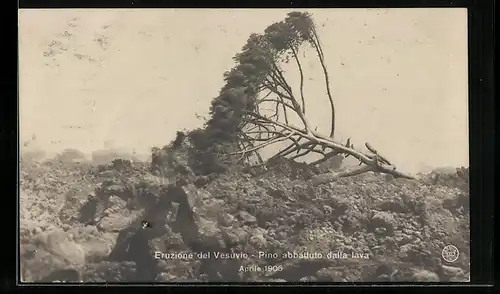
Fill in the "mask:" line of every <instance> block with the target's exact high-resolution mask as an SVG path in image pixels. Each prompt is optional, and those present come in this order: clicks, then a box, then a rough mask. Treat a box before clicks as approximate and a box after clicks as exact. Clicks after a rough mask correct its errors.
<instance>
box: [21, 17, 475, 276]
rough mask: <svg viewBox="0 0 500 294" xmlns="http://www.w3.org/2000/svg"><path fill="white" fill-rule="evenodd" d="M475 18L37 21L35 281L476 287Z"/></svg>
mask: <svg viewBox="0 0 500 294" xmlns="http://www.w3.org/2000/svg"><path fill="white" fill-rule="evenodd" d="M467 56H468V52H467V10H466V9H465V8H463V9H462V8H460V9H459V8H418V9H417V8H398V9H395V8H394V9H361V8H357V9H25V10H23V9H21V10H20V11H19V138H20V142H19V181H20V182H19V207H18V208H19V211H18V215H19V267H18V268H19V281H20V282H22V283H108V284H109V283H135V282H141V283H207V282H225V283H236V282H264V283H287V282H331V283H353V282H369V283H379V282H394V283H408V282H435V283H439V282H469V281H470V221H469V220H470V211H469V131H468V57H467Z"/></svg>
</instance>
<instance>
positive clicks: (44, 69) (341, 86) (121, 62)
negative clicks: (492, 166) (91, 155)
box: [19, 8, 468, 172]
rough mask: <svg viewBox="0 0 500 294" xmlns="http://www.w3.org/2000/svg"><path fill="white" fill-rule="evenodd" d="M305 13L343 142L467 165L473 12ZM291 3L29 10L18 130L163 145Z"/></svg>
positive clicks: (316, 90) (318, 83)
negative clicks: (276, 6) (213, 7)
mask: <svg viewBox="0 0 500 294" xmlns="http://www.w3.org/2000/svg"><path fill="white" fill-rule="evenodd" d="M308 11H309V12H310V13H312V15H313V18H314V20H315V22H316V25H317V26H318V32H319V36H320V39H321V42H322V45H323V51H324V54H325V58H326V63H327V67H328V69H329V72H330V80H331V87H332V92H333V97H334V100H335V103H336V108H337V139H341V140H345V139H346V138H347V137H352V141H353V142H354V143H355V144H356V143H357V144H358V145H360V146H362V145H363V143H364V142H365V141H368V142H370V143H371V144H372V145H373V146H374V147H375V148H377V149H378V150H379V151H380V152H381V153H382V154H384V155H385V156H386V157H388V158H390V159H392V161H393V162H394V163H395V164H396V165H397V166H398V168H399V169H400V170H403V171H407V172H415V171H417V170H421V169H422V168H424V167H436V166H448V165H453V166H457V165H467V164H468V133H467V125H468V123H467V120H468V115H467V88H468V87H467V23H466V19H467V13H466V10H465V9H442V8H440V9H321V10H314V9H311V10H308ZM288 12H290V10H281V9H272V10H270V9H268V10H261V9H253V10H243V9H241V10H223V9H217V10H208V9H175V10H173V9H168V10H167V9H161V10H160V9H154V10H125V9H120V10H105V9H99V10H62V9H58V10H24V11H21V12H20V16H19V18H20V20H19V26H20V29H19V35H20V37H19V38H20V78H19V79H20V98H19V101H20V121H21V126H20V127H21V140H22V141H26V140H29V139H31V138H32V136H33V134H36V144H37V146H39V147H41V148H43V149H45V150H48V151H58V150H61V149H63V148H67V147H76V148H78V149H80V150H82V151H84V152H90V151H92V150H95V149H100V148H104V147H117V148H127V149H129V150H130V149H132V148H135V149H136V151H137V152H148V150H149V148H151V147H152V146H161V145H163V144H166V143H168V142H169V141H170V140H171V139H172V138H173V137H174V136H175V132H176V131H177V130H180V129H183V128H186V129H191V128H194V127H198V126H201V124H202V123H203V121H201V120H199V119H196V113H197V114H199V115H206V114H207V112H208V108H209V106H210V101H211V100H212V98H214V97H216V96H217V94H218V92H219V90H220V88H221V87H222V85H223V79H222V75H223V73H224V71H226V70H229V69H230V68H231V67H232V66H234V62H233V60H232V57H233V56H234V54H235V53H237V52H239V51H240V50H241V47H242V46H243V45H244V44H245V43H246V40H247V38H248V36H249V35H250V34H251V33H261V32H263V30H264V29H265V28H266V27H267V26H268V25H270V24H272V23H273V22H276V21H280V20H283V19H284V18H285V16H286V13H288ZM310 56H311V57H310V58H309V59H304V60H305V61H303V63H304V64H305V65H304V66H305V71H306V75H307V76H308V80H307V84H306V87H305V91H306V99H308V101H309V103H308V106H307V111H308V116H309V119H310V121H311V123H312V124H313V125H317V126H318V127H319V128H318V130H321V131H323V132H324V133H325V134H327V133H328V132H329V130H328V125H329V121H328V115H329V105H328V100H326V96H325V88H324V84H323V83H324V81H323V80H322V76H321V75H320V74H321V72H320V67H319V66H318V64H317V62H316V59H315V57H314V55H310ZM308 60H309V61H308ZM287 70H288V71H287V74H288V76H289V77H290V82H291V83H292V84H296V83H297V78H296V76H297V75H296V73H293V72H292V70H294V68H292V67H287Z"/></svg>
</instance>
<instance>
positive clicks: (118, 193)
mask: <svg viewBox="0 0 500 294" xmlns="http://www.w3.org/2000/svg"><path fill="white" fill-rule="evenodd" d="M176 156H177V157H182V156H180V155H179V156H178V155H177V154H173V155H172V158H176ZM180 162H181V163H180V164H177V165H175V164H173V163H172V162H170V163H165V165H164V166H163V169H164V170H166V171H167V173H166V174H165V173H159V172H158V171H157V170H154V169H152V166H151V164H150V163H141V162H134V163H131V162H129V161H125V160H116V161H114V162H113V164H108V165H99V166H97V165H92V164H90V163H71V164H70V163H60V162H59V163H58V162H56V161H54V160H52V161H45V162H34V161H32V160H27V161H22V162H21V178H20V187H21V188H20V191H21V194H20V197H21V199H20V206H21V207H20V216H21V220H20V229H21V233H20V235H21V271H22V273H21V274H22V279H23V281H28V282H30V281H31V282H32V281H83V282H120V281H129V282H130V281H147V282H153V281H156V282H160V281H164V282H197V281H198V282H203V281H235V282H237V281H266V282H270V281H273V282H285V281H287V282H291V281H335V282H356V281H365V282H367V281H368V282H370V281H434V282H438V281H468V280H469V268H470V265H469V247H470V242H469V240H470V238H469V207H468V203H469V193H468V188H467V187H468V185H467V182H468V180H467V176H468V170H458V171H457V173H456V174H455V173H452V174H438V173H432V174H428V175H420V176H419V178H418V179H417V180H400V179H393V178H390V177H387V176H384V175H375V174H372V173H367V174H363V175H359V176H355V177H351V178H343V179H339V180H336V181H335V182H332V183H329V184H321V185H314V184H313V183H314V178H315V177H317V176H318V175H319V174H320V172H321V171H320V170H319V169H312V168H309V167H308V166H307V165H305V164H297V163H293V162H290V161H288V160H284V159H283V160H281V161H279V162H274V163H272V164H270V165H269V166H268V167H267V169H262V170H257V169H245V168H235V169H231V170H230V171H228V172H226V173H224V174H221V175H218V176H217V177H213V178H208V177H198V178H196V177H194V178H193V177H190V176H188V175H187V174H185V173H183V170H181V169H182V168H186V166H182V165H183V164H182V160H181V161H180ZM169 170H170V171H171V172H173V173H170V175H167V174H168V171H169ZM171 174H176V176H175V177H172V176H171ZM144 221H147V224H148V225H147V226H146V227H143V225H144V224H145V223H144ZM447 244H453V245H455V246H456V247H457V248H458V249H459V250H460V255H459V258H458V260H456V261H455V262H453V263H448V262H446V261H444V260H443V259H442V257H441V252H442V249H443V248H444V247H445V246H446V245H447Z"/></svg>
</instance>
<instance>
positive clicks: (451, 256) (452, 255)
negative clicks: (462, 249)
mask: <svg viewBox="0 0 500 294" xmlns="http://www.w3.org/2000/svg"><path fill="white" fill-rule="evenodd" d="M459 255H460V253H459V251H458V248H457V247H456V246H454V245H446V246H445V247H444V248H443V251H441V256H442V257H443V259H444V260H445V261H447V262H454V261H456V260H457V259H458V256H459Z"/></svg>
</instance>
